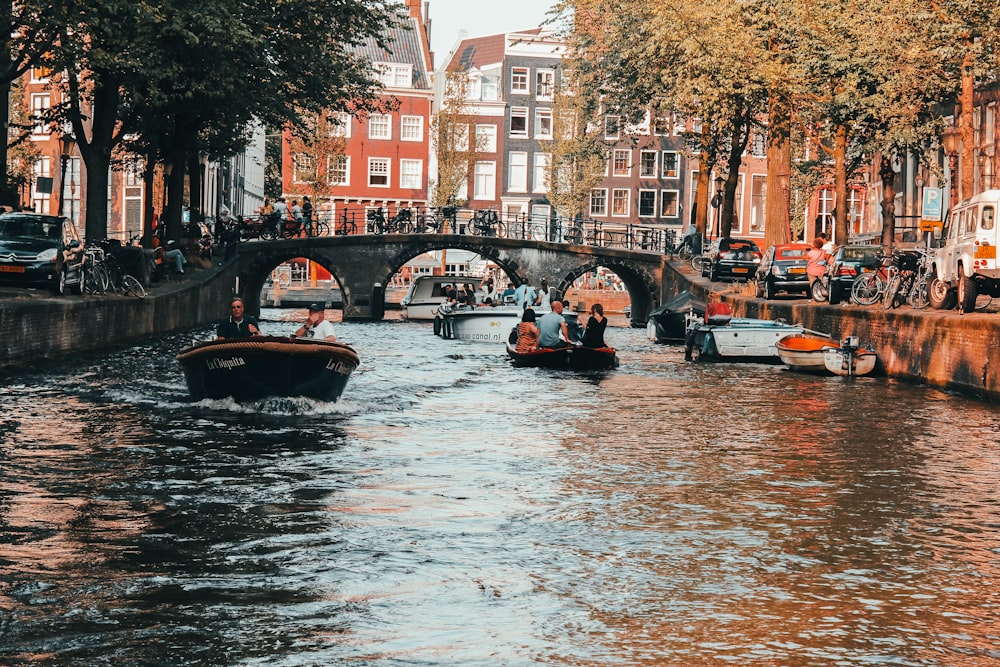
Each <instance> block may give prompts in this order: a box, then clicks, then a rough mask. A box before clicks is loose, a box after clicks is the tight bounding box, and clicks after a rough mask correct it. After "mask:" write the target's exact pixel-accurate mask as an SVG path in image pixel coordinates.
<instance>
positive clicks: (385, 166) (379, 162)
mask: <svg viewBox="0 0 1000 667" xmlns="http://www.w3.org/2000/svg"><path fill="white" fill-rule="evenodd" d="M376 167H380V168H376ZM383 175H384V178H385V183H375V182H373V180H372V179H373V177H382V176H383ZM391 183H392V158H387V157H370V158H368V187H370V188H388V187H390V185H391Z"/></svg>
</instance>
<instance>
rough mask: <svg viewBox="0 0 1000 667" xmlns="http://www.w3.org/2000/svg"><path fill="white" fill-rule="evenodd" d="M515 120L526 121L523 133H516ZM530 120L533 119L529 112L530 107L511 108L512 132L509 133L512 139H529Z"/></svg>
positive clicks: (519, 131) (518, 131)
mask: <svg viewBox="0 0 1000 667" xmlns="http://www.w3.org/2000/svg"><path fill="white" fill-rule="evenodd" d="M515 118H522V119H524V130H523V131H521V130H517V131H515V130H514V119H515ZM530 120H531V118H530V112H529V109H528V107H511V108H510V132H509V135H510V136H511V137H523V138H525V139H526V138H527V137H528V126H529V121H530Z"/></svg>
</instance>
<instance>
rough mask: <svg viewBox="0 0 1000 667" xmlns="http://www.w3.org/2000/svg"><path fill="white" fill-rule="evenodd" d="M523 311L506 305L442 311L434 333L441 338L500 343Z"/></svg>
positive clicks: (505, 338) (519, 319) (515, 324)
mask: <svg viewBox="0 0 1000 667" xmlns="http://www.w3.org/2000/svg"><path fill="white" fill-rule="evenodd" d="M523 312H524V311H522V310H521V309H520V308H508V307H506V306H499V307H491V306H480V307H478V308H474V309H463V310H453V311H451V312H446V313H445V312H443V313H441V315H440V317H441V319H442V321H441V323H440V327H435V333H439V334H440V335H441V337H442V338H455V339H457V340H470V341H480V342H487V343H501V342H503V341H505V340H507V333H508V332H509V331H510V330H511V328H512V327H516V326H517V323H518V322H520V321H521V317H522V315H523Z"/></svg>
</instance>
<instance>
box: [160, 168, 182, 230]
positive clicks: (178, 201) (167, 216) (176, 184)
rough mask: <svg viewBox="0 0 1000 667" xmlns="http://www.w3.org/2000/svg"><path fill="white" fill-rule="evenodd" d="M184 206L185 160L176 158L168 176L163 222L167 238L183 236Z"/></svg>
mask: <svg viewBox="0 0 1000 667" xmlns="http://www.w3.org/2000/svg"><path fill="white" fill-rule="evenodd" d="M183 207H184V160H182V159H181V160H174V162H173V168H172V169H171V170H170V174H169V175H168V176H167V206H166V208H165V209H164V210H163V219H162V220H161V221H160V223H161V224H166V230H167V240H168V241H177V240H179V239H180V238H181V212H182V209H183Z"/></svg>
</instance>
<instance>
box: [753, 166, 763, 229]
mask: <svg viewBox="0 0 1000 667" xmlns="http://www.w3.org/2000/svg"><path fill="white" fill-rule="evenodd" d="M766 205H767V176H753V177H752V178H751V179H750V231H751V232H763V231H764V220H765V218H766V216H767V213H766V209H765V206H766Z"/></svg>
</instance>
